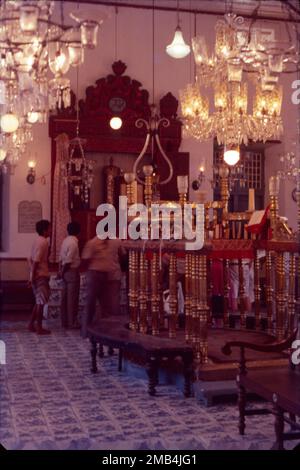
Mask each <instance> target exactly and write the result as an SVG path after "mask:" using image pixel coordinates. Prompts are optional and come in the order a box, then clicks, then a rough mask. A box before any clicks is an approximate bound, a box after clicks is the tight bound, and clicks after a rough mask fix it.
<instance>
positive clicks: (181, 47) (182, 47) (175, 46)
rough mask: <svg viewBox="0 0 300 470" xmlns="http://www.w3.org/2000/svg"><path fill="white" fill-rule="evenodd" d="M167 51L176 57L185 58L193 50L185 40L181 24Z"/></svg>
mask: <svg viewBox="0 0 300 470" xmlns="http://www.w3.org/2000/svg"><path fill="white" fill-rule="evenodd" d="M166 52H167V54H168V55H169V56H171V57H173V58H174V59H183V58H184V57H186V56H187V55H189V53H190V52H191V48H190V46H189V45H188V44H186V43H185V42H184V39H183V35H182V31H181V28H180V26H177V28H176V30H175V35H174V39H173V41H172V43H171V44H169V45H168V46H167V47H166Z"/></svg>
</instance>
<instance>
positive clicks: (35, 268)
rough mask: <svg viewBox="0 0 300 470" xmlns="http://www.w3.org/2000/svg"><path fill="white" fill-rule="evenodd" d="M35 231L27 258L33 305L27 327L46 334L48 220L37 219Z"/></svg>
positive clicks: (49, 225)
mask: <svg viewBox="0 0 300 470" xmlns="http://www.w3.org/2000/svg"><path fill="white" fill-rule="evenodd" d="M36 231H37V234H38V236H37V237H36V239H35V241H34V243H33V245H32V249H31V255H30V258H29V267H30V277H29V283H28V284H29V287H32V290H33V294H34V297H35V305H34V307H33V310H32V314H31V318H30V321H29V325H28V329H29V331H34V332H36V333H37V334H39V335H46V334H49V333H51V332H50V331H49V330H46V329H44V328H43V327H42V322H43V310H44V305H46V304H47V303H48V300H49V295H50V289H49V269H48V255H49V243H48V240H47V239H48V237H49V235H50V231H51V224H50V222H49V220H44V219H43V220H39V221H38V222H37V223H36Z"/></svg>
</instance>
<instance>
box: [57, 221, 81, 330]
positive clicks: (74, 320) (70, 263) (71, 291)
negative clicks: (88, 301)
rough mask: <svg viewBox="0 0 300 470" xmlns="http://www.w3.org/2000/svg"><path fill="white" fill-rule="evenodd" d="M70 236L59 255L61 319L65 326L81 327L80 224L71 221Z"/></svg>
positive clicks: (68, 227)
mask: <svg viewBox="0 0 300 470" xmlns="http://www.w3.org/2000/svg"><path fill="white" fill-rule="evenodd" d="M67 232H68V236H67V237H66V238H65V239H64V241H63V242H62V245H61V249H60V255H59V263H60V269H59V277H61V278H62V279H63V291H62V306H61V321H62V327H63V328H79V320H78V304H79V290H80V272H79V266H80V256H79V247H78V238H77V237H78V235H79V233H80V225H79V223H78V222H70V223H69V224H68V226H67Z"/></svg>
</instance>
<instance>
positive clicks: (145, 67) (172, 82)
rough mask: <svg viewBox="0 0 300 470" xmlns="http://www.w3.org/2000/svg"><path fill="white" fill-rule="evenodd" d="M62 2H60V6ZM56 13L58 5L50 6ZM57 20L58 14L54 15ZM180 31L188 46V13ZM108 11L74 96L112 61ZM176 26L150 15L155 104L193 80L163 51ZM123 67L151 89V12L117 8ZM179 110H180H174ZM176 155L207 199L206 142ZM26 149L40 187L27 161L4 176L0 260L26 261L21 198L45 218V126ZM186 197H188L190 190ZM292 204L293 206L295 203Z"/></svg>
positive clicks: (209, 148) (287, 120)
mask: <svg viewBox="0 0 300 470" xmlns="http://www.w3.org/2000/svg"><path fill="white" fill-rule="evenodd" d="M64 3H65V2H64ZM56 8H57V10H59V9H58V7H56ZM86 8H87V9H88V10H89V11H92V12H94V14H93V15H94V16H95V15H97V11H99V10H98V9H99V8H100V7H99V6H87V7H86ZM72 9H76V3H74V4H72V5H70V4H68V3H65V16H66V22H68V21H67V14H68V12H69V11H70V10H72ZM56 15H57V17H58V18H59V11H57V12H56ZM181 19H182V24H181V26H182V29H183V32H184V36H185V38H186V41H188V42H190V26H191V24H193V18H191V17H190V16H189V15H187V14H185V15H181ZM216 21H217V17H215V16H208V15H205V16H204V15H203V16H201V17H200V16H199V17H198V21H197V23H198V24H197V29H198V34H202V35H204V36H205V37H207V40H208V42H209V43H210V44H211V45H212V44H213V41H214V25H215V23H216ZM114 24H115V18H114V9H113V8H112V9H111V17H110V18H109V19H107V20H106V21H105V22H104V23H103V25H102V27H101V29H100V33H99V45H98V47H97V48H96V50H93V51H90V50H88V51H86V53H85V63H84V65H83V66H82V67H81V68H80V74H79V80H80V86H79V95H80V97H84V91H85V88H86V87H87V86H89V85H91V84H93V83H94V82H95V80H97V79H98V78H100V77H103V76H106V75H107V74H109V73H111V65H112V63H113V62H114V60H115V41H114ZM175 26H176V14H175V13H167V12H156V13H155V31H156V33H155V101H156V102H158V101H159V99H160V98H161V97H162V96H163V95H164V94H165V93H167V92H168V91H170V92H172V93H173V94H174V95H175V96H176V97H178V91H179V89H181V88H183V87H184V86H185V85H186V84H187V83H188V82H189V81H190V80H191V76H193V67H191V62H190V60H191V59H190V58H189V57H187V58H185V59H182V60H175V59H172V58H170V57H169V56H168V55H167V54H166V53H165V47H166V45H167V44H169V43H170V42H171V41H172V38H173V34H174V29H175ZM117 59H121V60H122V61H123V62H125V63H126V64H127V71H126V73H127V74H128V75H129V76H131V77H132V78H135V79H137V80H139V81H140V82H141V83H142V85H143V87H144V88H146V89H147V90H149V92H151V91H152V12H151V11H149V10H145V11H144V10H140V9H139V10H134V9H125V8H119V14H118V57H117ZM68 75H69V76H70V78H71V81H72V87H73V89H74V90H76V72H75V70H74V69H72V70H71V71H70V72H69V74H68ZM291 81H292V78H291V77H289V78H287V79H285V80H284V87H285V88H284V104H283V118H284V124H285V137H284V140H283V144H282V146H283V148H285V149H288V148H289V147H290V145H291V140H292V138H294V136H295V135H296V113H297V110H296V106H295V105H292V104H291V101H290V96H291V88H290V84H291ZM179 112H180V111H179ZM181 150H182V151H186V152H190V182H191V181H192V180H193V179H194V178H195V177H196V176H197V174H198V169H199V166H200V165H204V166H205V174H206V182H205V185H204V189H205V190H207V192H208V198H210V197H211V194H212V191H211V187H210V179H211V178H212V155H213V145H212V142H204V143H200V142H198V141H197V140H195V139H191V138H184V139H183V142H182V146H181ZM29 151H30V152H31V153H32V154H33V156H34V154H35V153H37V160H38V163H37V167H36V172H37V178H39V177H41V176H42V175H47V176H46V185H42V184H41V181H40V180H38V181H37V182H36V183H35V184H34V185H32V186H30V185H28V184H27V183H26V180H25V179H26V174H27V159H28V158H26V159H24V158H23V160H21V161H20V162H19V164H18V166H17V168H16V172H15V175H14V176H10V177H6V181H5V190H4V193H5V194H4V206H5V217H4V219H5V220H4V226H5V228H4V252H2V253H0V257H12V258H16V257H26V256H27V255H28V253H29V249H30V245H31V242H32V239H33V237H34V235H24V234H18V232H17V207H18V203H19V202H20V201H21V200H39V201H41V203H42V205H43V217H46V218H47V217H49V215H50V174H49V172H50V164H51V163H50V139H49V138H48V126H47V125H41V124H38V125H35V127H34V142H33V144H32V145H30V149H29ZM276 152H277V149H276ZM274 159H276V155H274V153H273V150H272V148H270V149H269V150H268V151H267V159H266V176H267V177H268V176H269V175H271V174H272V173H273V170H271V167H273V161H274ZM289 192H290V190H289V188H288V189H287V188H285V192H284V194H283V196H282V198H281V201H282V203H283V206H282V212H286V213H288V215H289V218H290V220H291V221H293V220H295V219H296V207H293V206H292V204H290V203H289V201H291V199H290V196H289ZM191 198H192V199H193V194H192V192H191ZM295 206H296V205H295Z"/></svg>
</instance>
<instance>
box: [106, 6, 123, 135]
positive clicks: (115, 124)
mask: <svg viewBox="0 0 300 470" xmlns="http://www.w3.org/2000/svg"><path fill="white" fill-rule="evenodd" d="M118 13H119V10H118V7H117V6H116V7H115V62H117V60H118ZM109 125H110V127H111V129H113V130H114V131H117V130H119V129H121V127H122V126H123V121H122V119H121V117H120V116H118V115H114V116H113V117H112V118H111V119H110V121H109Z"/></svg>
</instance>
